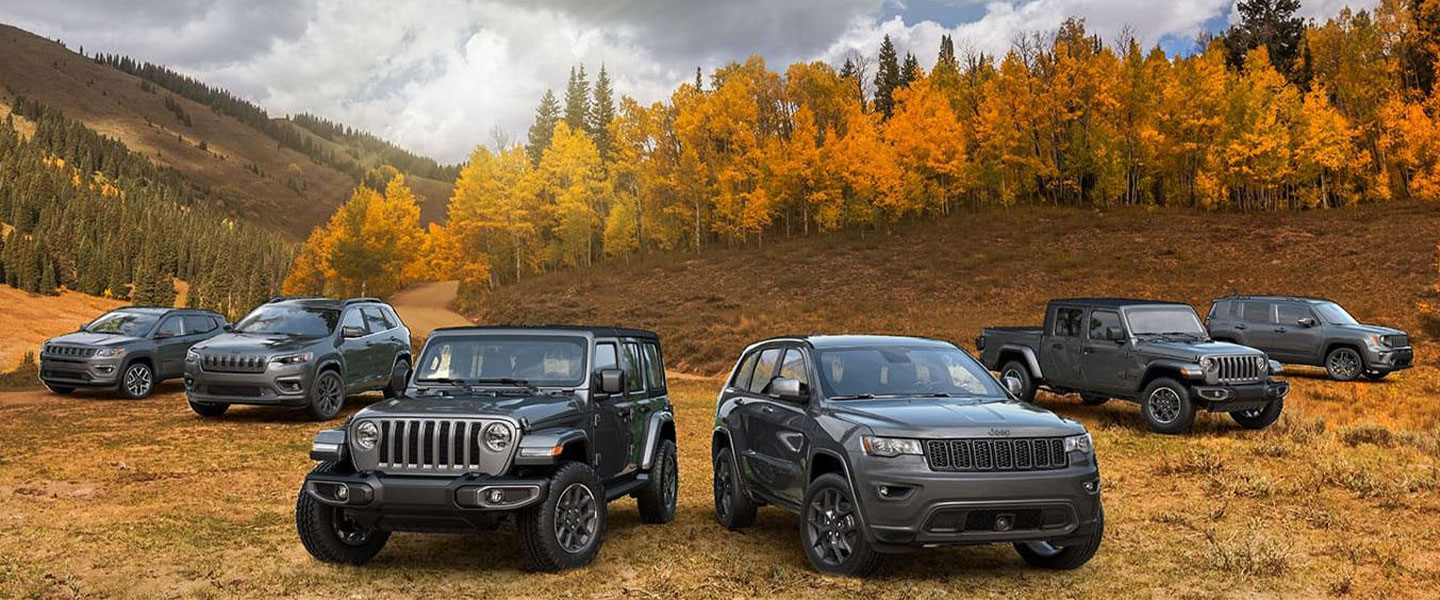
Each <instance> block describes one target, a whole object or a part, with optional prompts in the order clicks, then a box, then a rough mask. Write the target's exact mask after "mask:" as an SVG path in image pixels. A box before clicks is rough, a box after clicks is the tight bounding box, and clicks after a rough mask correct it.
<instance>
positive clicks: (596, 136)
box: [586, 64, 615, 162]
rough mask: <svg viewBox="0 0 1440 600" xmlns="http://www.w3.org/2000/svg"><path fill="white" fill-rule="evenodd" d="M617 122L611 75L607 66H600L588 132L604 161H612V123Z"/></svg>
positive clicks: (588, 120)
mask: <svg viewBox="0 0 1440 600" xmlns="http://www.w3.org/2000/svg"><path fill="white" fill-rule="evenodd" d="M614 120H615V92H614V90H612V89H610V74H609V73H608V72H606V71H605V65H603V64H602V65H600V76H599V77H598V78H597V79H596V80H595V98H594V101H593V102H591V104H590V116H589V119H587V123H586V131H588V132H589V133H590V139H592V140H595V147H596V148H597V149H598V150H600V158H601V160H604V161H607V162H608V161H609V160H610V142H611V140H610V122H611V121H614Z"/></svg>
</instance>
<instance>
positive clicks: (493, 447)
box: [481, 423, 515, 452]
mask: <svg viewBox="0 0 1440 600" xmlns="http://www.w3.org/2000/svg"><path fill="white" fill-rule="evenodd" d="M481 433H482V437H483V439H484V440H485V448H487V449H489V450H490V451H491V452H504V451H505V450H507V449H509V448H510V444H512V443H514V442H515V430H514V429H511V428H510V426H509V425H507V424H505V423H491V424H489V425H486V426H485V430H484V431H483V432H481Z"/></svg>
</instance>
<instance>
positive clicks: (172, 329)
mask: <svg viewBox="0 0 1440 600" xmlns="http://www.w3.org/2000/svg"><path fill="white" fill-rule="evenodd" d="M192 343H194V342H192V341H190V340H189V339H188V338H187V337H186V335H185V320H184V319H183V318H182V317H181V316H180V315H170V316H168V317H165V320H164V321H161V322H160V326H159V327H157V328H156V329H155V379H156V380H157V381H158V380H160V379H169V378H171V377H178V376H180V374H181V373H184V371H185V351H187V350H189V349H190V344H192Z"/></svg>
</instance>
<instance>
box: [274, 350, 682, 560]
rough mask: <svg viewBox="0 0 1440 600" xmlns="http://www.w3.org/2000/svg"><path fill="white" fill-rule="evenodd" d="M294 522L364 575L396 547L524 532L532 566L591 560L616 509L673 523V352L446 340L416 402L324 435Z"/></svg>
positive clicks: (408, 398)
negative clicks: (490, 532) (627, 506)
mask: <svg viewBox="0 0 1440 600" xmlns="http://www.w3.org/2000/svg"><path fill="white" fill-rule="evenodd" d="M310 457H311V458H312V459H315V460H318V461H321V462H320V465H319V466H317V467H316V468H315V469H314V470H313V471H311V473H310V474H309V475H308V476H307V477H306V478H305V483H304V485H303V486H302V489H301V491H300V494H299V498H298V500H297V501H296V506H295V524H296V528H297V530H298V532H299V535H300V541H301V542H302V543H303V544H304V545H305V549H306V550H308V551H309V552H310V554H311V555H312V556H314V557H315V558H317V559H319V560H322V561H325V562H331V563H341V564H352V565H358V564H362V563H365V562H366V561H369V560H370V559H371V558H373V557H374V556H375V555H376V554H377V553H379V552H380V550H381V549H382V548H383V547H384V546H385V542H386V541H387V540H388V539H389V536H390V532H393V531H419V532H474V531H481V530H487V529H492V528H494V527H496V526H498V525H501V524H508V523H513V524H514V525H516V526H517V527H518V528H519V531H520V543H521V545H522V547H523V549H524V551H525V554H526V556H527V558H529V561H530V564H531V565H532V566H533V567H534V568H535V569H537V570H542V571H556V570H561V569H569V568H574V567H579V566H583V565H585V564H588V563H589V562H590V561H591V560H593V559H594V558H595V556H596V554H598V553H599V551H600V545H601V543H603V541H604V540H605V536H606V527H607V525H606V523H607V515H608V512H607V508H606V503H607V502H609V501H612V500H616V499H619V498H622V497H625V496H633V497H635V498H636V500H637V502H638V504H639V511H640V520H641V521H644V522H646V523H667V522H669V521H670V520H671V519H673V518H674V517H675V501H676V498H677V493H678V491H679V487H678V486H679V468H678V463H677V461H676V455H675V418H674V413H673V411H672V410H671V406H670V400H669V396H668V394H667V391H666V386H665V367H664V362H663V360H662V357H661V354H660V339H659V338H658V337H656V335H655V334H653V333H650V332H648V331H640V330H634V329H614V328H591V327H565V326H545V327H460V328H447V329H437V330H435V332H434V333H432V334H431V336H430V338H429V339H427V340H426V342H425V348H424V350H423V351H422V352H421V354H420V360H419V362H417V363H416V365H415V373H414V375H413V377H412V378H411V379H410V381H409V385H408V386H407V387H406V389H405V391H404V394H403V395H402V396H401V397H399V398H395V399H391V400H384V401H381V402H378V403H375V404H372V405H370V406H369V407H366V408H365V409H363V410H361V411H360V412H358V413H356V414H355V416H354V417H352V418H351V419H350V421H349V422H348V423H346V425H345V426H344V427H341V428H338V429H328V430H325V431H321V432H320V433H319V435H317V436H316V438H315V444H314V446H313V448H312V449H311V451H310Z"/></svg>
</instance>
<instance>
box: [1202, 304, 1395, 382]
mask: <svg viewBox="0 0 1440 600" xmlns="http://www.w3.org/2000/svg"><path fill="white" fill-rule="evenodd" d="M1205 326H1206V327H1207V328H1209V330H1210V335H1211V336H1212V337H1214V338H1215V339H1217V340H1223V341H1227V342H1235V343H1237V344H1244V345H1246V346H1250V347H1252V348H1257V349H1259V350H1262V351H1264V352H1265V353H1266V354H1269V355H1270V356H1272V357H1274V358H1276V359H1277V360H1280V361H1281V362H1287V363H1294V364H1300V365H1310V366H1315V367H1324V368H1325V372H1326V373H1327V374H1328V375H1330V377H1331V378H1332V379H1335V380H1338V381H1352V380H1354V379H1356V378H1358V377H1360V376H1362V375H1363V376H1364V377H1366V378H1367V379H1371V380H1375V381H1378V380H1381V379H1384V378H1385V376H1386V375H1389V374H1391V373H1393V372H1395V371H1399V370H1402V369H1408V368H1410V367H1411V366H1412V365H1413V364H1414V363H1415V352H1414V350H1413V349H1411V347H1410V336H1408V335H1405V332H1404V331H1401V330H1399V329H1391V328H1389V327H1381V326H1379V325H1366V324H1363V323H1361V322H1359V321H1356V320H1355V317H1352V316H1350V313H1348V312H1346V311H1345V309H1344V308H1342V307H1341V306H1340V305H1339V304H1336V303H1334V302H1331V301H1329V300H1323V299H1320V298H1292V297H1289V296H1230V297H1228V298H1219V299H1217V300H1215V301H1214V302H1213V303H1211V305H1210V313H1209V314H1208V315H1206V317H1205Z"/></svg>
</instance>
